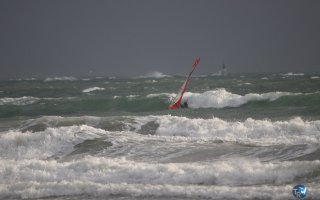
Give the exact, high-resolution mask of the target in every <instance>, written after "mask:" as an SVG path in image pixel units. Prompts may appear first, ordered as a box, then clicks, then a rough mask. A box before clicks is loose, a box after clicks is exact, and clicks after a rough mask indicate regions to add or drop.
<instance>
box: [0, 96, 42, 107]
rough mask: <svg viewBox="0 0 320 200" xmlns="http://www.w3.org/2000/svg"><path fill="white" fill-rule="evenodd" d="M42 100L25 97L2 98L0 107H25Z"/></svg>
mask: <svg viewBox="0 0 320 200" xmlns="http://www.w3.org/2000/svg"><path fill="white" fill-rule="evenodd" d="M39 100H40V99H39V98H37V97H30V96H23V97H17V98H11V97H4V98H0V106H3V105H15V106H25V105H29V104H33V103H36V102H38V101H39Z"/></svg>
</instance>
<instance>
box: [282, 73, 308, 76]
mask: <svg viewBox="0 0 320 200" xmlns="http://www.w3.org/2000/svg"><path fill="white" fill-rule="evenodd" d="M280 75H282V76H304V73H293V72H288V73H286V74H280Z"/></svg>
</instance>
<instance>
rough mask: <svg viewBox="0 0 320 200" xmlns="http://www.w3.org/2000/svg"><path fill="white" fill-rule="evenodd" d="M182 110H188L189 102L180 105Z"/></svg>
mask: <svg viewBox="0 0 320 200" xmlns="http://www.w3.org/2000/svg"><path fill="white" fill-rule="evenodd" d="M180 107H181V108H188V102H186V101H185V102H184V103H183V104H180Z"/></svg>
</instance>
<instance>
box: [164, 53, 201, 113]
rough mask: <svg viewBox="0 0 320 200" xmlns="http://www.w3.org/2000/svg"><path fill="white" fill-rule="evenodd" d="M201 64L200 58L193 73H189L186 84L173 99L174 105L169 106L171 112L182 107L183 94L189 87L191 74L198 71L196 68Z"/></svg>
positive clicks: (193, 66) (194, 66) (195, 63)
mask: <svg viewBox="0 0 320 200" xmlns="http://www.w3.org/2000/svg"><path fill="white" fill-rule="evenodd" d="M199 62H200V58H198V59H196V60H195V61H194V63H193V65H192V71H191V72H190V73H189V76H188V77H187V79H186V80H185V82H184V83H183V84H182V86H181V88H180V90H179V92H178V94H177V96H176V97H175V98H174V99H173V101H172V104H171V105H170V106H169V109H170V110H177V109H178V108H179V107H180V104H181V101H182V97H183V94H184V93H185V91H186V90H187V88H188V86H189V82H190V78H191V74H192V73H193V71H194V70H195V69H196V67H197V66H198V64H199Z"/></svg>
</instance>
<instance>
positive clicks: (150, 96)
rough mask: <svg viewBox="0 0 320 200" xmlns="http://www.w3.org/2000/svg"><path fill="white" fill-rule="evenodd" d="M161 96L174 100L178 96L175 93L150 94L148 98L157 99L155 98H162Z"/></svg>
mask: <svg viewBox="0 0 320 200" xmlns="http://www.w3.org/2000/svg"><path fill="white" fill-rule="evenodd" d="M161 96H166V97H169V98H174V97H175V96H176V94H175V93H156V94H148V95H147V96H146V97H147V98H155V97H161Z"/></svg>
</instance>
